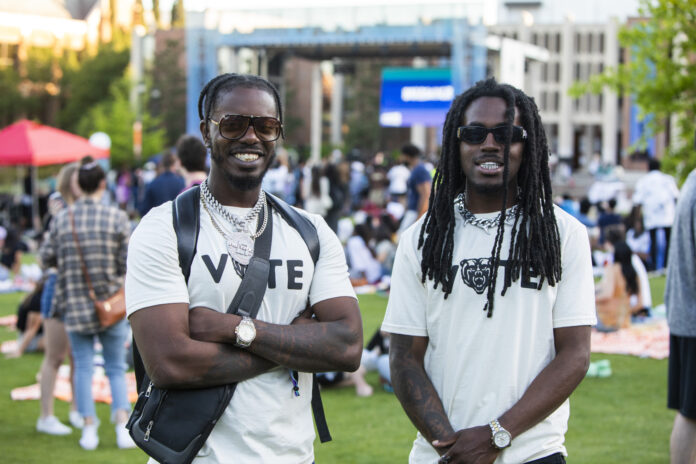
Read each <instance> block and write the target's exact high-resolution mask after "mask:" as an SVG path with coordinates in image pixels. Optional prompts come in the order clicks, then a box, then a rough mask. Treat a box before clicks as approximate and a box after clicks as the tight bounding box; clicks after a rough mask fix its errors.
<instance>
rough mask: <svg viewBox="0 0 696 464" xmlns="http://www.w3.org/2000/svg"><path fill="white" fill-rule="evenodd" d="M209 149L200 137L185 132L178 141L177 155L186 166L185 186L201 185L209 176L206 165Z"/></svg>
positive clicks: (182, 164)
mask: <svg viewBox="0 0 696 464" xmlns="http://www.w3.org/2000/svg"><path fill="white" fill-rule="evenodd" d="M207 155H208V153H207V150H206V149H205V145H203V142H202V141H201V139H200V138H198V137H196V136H195V135H190V134H184V135H182V136H181V137H179V140H177V141H176V156H177V157H178V158H179V162H180V163H181V167H182V168H184V172H183V174H184V185H185V187H184V188H189V187H193V186H194V185H199V184H200V183H201V182H203V181H204V180H205V178H206V177H207V176H208V173H207V172H206V171H207V170H206V167H205V161H206V158H207Z"/></svg>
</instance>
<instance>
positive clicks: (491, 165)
mask: <svg viewBox="0 0 696 464" xmlns="http://www.w3.org/2000/svg"><path fill="white" fill-rule="evenodd" d="M501 166H502V164H498V163H496V162H493V161H487V162H485V163H481V164H479V167H480V168H481V169H483V170H484V171H495V170H496V169H498V168H500V167H501Z"/></svg>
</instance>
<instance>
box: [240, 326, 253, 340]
mask: <svg viewBox="0 0 696 464" xmlns="http://www.w3.org/2000/svg"><path fill="white" fill-rule="evenodd" d="M254 332H255V330H254V327H253V326H249V325H248V324H242V325H240V326H239V338H241V339H242V340H244V341H249V340H251V339H253V338H254Z"/></svg>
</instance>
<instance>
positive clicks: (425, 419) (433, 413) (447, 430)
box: [389, 333, 454, 454]
mask: <svg viewBox="0 0 696 464" xmlns="http://www.w3.org/2000/svg"><path fill="white" fill-rule="evenodd" d="M427 346H428V338H427V337H412V336H409V335H400V334H395V333H392V334H391V339H390V342H389V366H390V370H391V380H392V386H393V387H394V393H395V394H396V397H397V398H398V399H399V402H401V406H402V407H403V408H404V411H406V414H407V415H408V417H409V419H411V422H413V425H415V426H416V428H417V429H418V431H419V432H420V433H421V434H422V435H423V436H424V437H425V439H426V440H428V442H431V443H432V442H433V441H434V440H443V439H446V438H449V437H450V436H452V434H453V433H454V429H453V428H452V425H451V424H450V421H449V419H448V417H447V414H446V413H445V408H444V407H443V406H442V401H441V400H440V397H439V396H438V394H437V391H435V387H434V386H433V383H432V382H431V381H430V378H429V377H428V374H427V373H426V372H425V366H424V364H423V359H424V357H425V349H426V348H427ZM446 451H447V449H440V450H438V452H439V453H440V454H444V453H445V452H446Z"/></svg>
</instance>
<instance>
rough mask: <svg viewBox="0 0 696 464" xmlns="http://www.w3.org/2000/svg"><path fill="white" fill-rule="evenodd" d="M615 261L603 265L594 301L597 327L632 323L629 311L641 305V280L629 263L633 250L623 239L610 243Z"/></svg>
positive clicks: (610, 327) (621, 327) (615, 328)
mask: <svg viewBox="0 0 696 464" xmlns="http://www.w3.org/2000/svg"><path fill="white" fill-rule="evenodd" d="M613 254H614V262H613V263H612V264H608V265H607V266H606V267H605V268H604V276H603V277H602V280H601V282H600V283H599V285H598V286H597V291H596V294H595V302H596V305H597V318H598V319H599V323H598V324H597V328H598V329H600V330H607V331H610V330H617V329H623V328H627V327H629V326H630V324H631V314H632V313H633V312H634V311H637V310H639V309H640V308H641V307H642V298H641V286H640V280H639V279H638V276H637V274H636V271H635V269H634V268H633V263H632V262H631V256H632V252H631V249H630V248H629V246H628V245H627V244H626V242H624V241H619V242H617V243H615V244H614V245H613Z"/></svg>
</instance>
